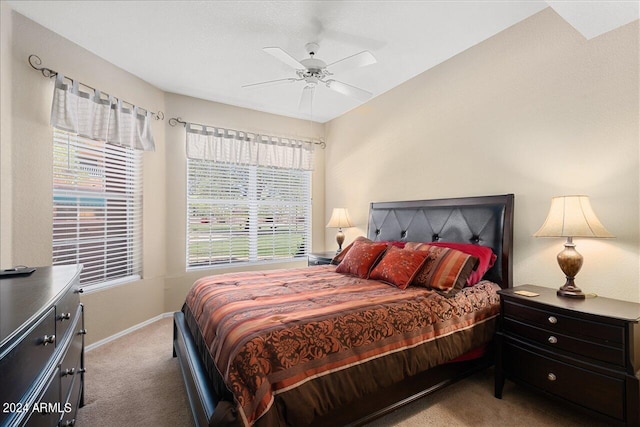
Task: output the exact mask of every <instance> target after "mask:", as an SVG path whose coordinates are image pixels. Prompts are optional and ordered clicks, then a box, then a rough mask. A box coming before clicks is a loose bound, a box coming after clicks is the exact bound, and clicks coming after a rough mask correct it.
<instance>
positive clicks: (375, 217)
mask: <svg viewBox="0 0 640 427" xmlns="http://www.w3.org/2000/svg"><path fill="white" fill-rule="evenodd" d="M367 237H368V238H369V239H371V240H399V241H405V242H433V241H441V242H460V243H473V244H478V245H483V246H489V247H491V248H492V249H493V252H494V253H495V254H496V255H497V256H498V259H497V260H496V263H495V264H494V266H493V267H492V268H491V269H490V270H489V271H488V272H487V274H485V276H484V277H485V278H486V279H487V280H491V281H493V282H495V283H497V284H499V285H500V286H501V287H502V288H510V287H512V285H513V283H512V280H513V272H512V254H513V194H505V195H498V196H481V197H463V198H453V199H434V200H416V201H404V202H379V203H371V207H370V209H369V225H368V230H367Z"/></svg>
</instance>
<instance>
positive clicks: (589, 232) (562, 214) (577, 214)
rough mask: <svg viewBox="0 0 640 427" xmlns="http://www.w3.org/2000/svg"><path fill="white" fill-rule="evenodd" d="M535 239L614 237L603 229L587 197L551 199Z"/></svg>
mask: <svg viewBox="0 0 640 427" xmlns="http://www.w3.org/2000/svg"><path fill="white" fill-rule="evenodd" d="M534 236H535V237H614V236H613V235H612V234H611V233H609V232H608V231H607V229H606V228H604V225H602V223H601V222H600V220H598V217H596V214H595V213H594V212H593V209H592V208H591V203H590V202H589V197H587V196H561V197H553V198H552V199H551V208H550V209H549V214H548V215H547V219H546V220H545V221H544V224H542V227H540V229H539V230H538V231H536V232H535V233H534Z"/></svg>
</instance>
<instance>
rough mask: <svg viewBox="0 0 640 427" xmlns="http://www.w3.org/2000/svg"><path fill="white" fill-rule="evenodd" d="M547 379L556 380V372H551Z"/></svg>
mask: <svg viewBox="0 0 640 427" xmlns="http://www.w3.org/2000/svg"><path fill="white" fill-rule="evenodd" d="M547 379H548V380H549V381H555V380H556V374H554V373H553V372H549V374H547Z"/></svg>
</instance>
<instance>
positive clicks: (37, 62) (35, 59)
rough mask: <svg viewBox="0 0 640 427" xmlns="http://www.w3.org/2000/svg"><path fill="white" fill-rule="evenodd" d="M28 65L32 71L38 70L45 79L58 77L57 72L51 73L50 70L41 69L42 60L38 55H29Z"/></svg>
mask: <svg viewBox="0 0 640 427" xmlns="http://www.w3.org/2000/svg"><path fill="white" fill-rule="evenodd" d="M29 65H31V68H33V69H34V70H38V71H40V72H41V73H42V75H43V76H45V77H55V76H57V75H58V72H57V71H53V70H52V69H51V68H47V67H41V65H42V59H40V57H39V56H38V55H29Z"/></svg>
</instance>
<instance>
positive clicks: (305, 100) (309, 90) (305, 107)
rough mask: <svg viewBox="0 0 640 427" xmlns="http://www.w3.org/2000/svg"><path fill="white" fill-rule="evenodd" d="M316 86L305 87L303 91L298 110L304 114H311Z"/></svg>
mask: <svg viewBox="0 0 640 427" xmlns="http://www.w3.org/2000/svg"><path fill="white" fill-rule="evenodd" d="M315 89H316V87H315V86H305V87H304V89H302V96H301V97H300V104H299V105H298V110H300V112H302V113H307V114H309V115H310V114H311V107H312V104H313V93H314V91H315Z"/></svg>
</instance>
